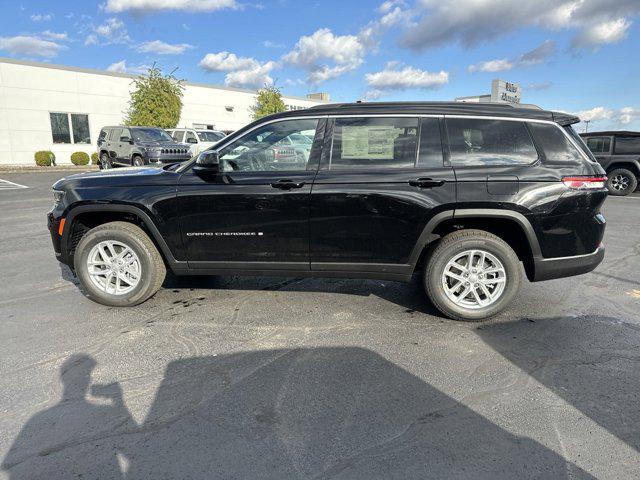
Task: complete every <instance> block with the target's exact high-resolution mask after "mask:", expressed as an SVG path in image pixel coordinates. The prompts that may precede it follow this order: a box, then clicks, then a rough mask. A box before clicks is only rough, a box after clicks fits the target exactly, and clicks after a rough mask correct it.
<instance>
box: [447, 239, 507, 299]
mask: <svg viewBox="0 0 640 480" xmlns="http://www.w3.org/2000/svg"><path fill="white" fill-rule="evenodd" d="M506 283H507V272H506V270H505V268H504V265H503V264H502V262H501V261H500V260H499V259H498V258H497V257H496V256H495V255H493V254H491V253H489V252H487V251H484V250H465V251H464V252H461V253H457V254H456V255H455V256H454V257H453V258H451V259H450V260H449V261H448V262H447V264H446V266H445V267H444V271H443V273H442V288H444V291H445V294H446V295H447V297H448V298H449V299H450V300H451V301H452V302H453V303H455V304H456V305H458V306H460V307H463V308H468V309H471V310H477V309H480V308H485V307H488V306H490V305H493V304H494V303H495V302H496V301H497V300H498V299H499V298H500V297H501V296H502V294H503V293H504V290H505V286H506Z"/></svg>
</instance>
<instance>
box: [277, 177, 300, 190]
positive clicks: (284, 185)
mask: <svg viewBox="0 0 640 480" xmlns="http://www.w3.org/2000/svg"><path fill="white" fill-rule="evenodd" d="M271 186H272V187H273V188H279V189H280V190H291V189H292V188H302V187H303V186H304V182H294V181H293V180H288V179H283V180H278V181H277V182H273V183H272V184H271Z"/></svg>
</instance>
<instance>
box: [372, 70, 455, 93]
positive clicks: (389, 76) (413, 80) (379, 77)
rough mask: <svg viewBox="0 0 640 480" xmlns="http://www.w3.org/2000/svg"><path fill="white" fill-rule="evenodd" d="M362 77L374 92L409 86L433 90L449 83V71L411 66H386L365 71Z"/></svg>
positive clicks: (407, 87)
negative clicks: (433, 70)
mask: <svg viewBox="0 0 640 480" xmlns="http://www.w3.org/2000/svg"><path fill="white" fill-rule="evenodd" d="M364 79H365V81H366V82H367V85H369V86H370V87H373V88H374V91H375V92H377V91H384V90H406V89H409V88H420V89H425V90H435V89H437V88H440V87H442V86H443V85H445V84H447V83H449V73H448V72H445V71H444V70H442V71H440V72H437V73H433V72H428V71H426V70H419V69H417V68H413V67H404V68H402V69H388V68H387V69H385V70H382V71H380V72H376V73H367V74H366V75H365V76H364ZM378 96H379V95H378Z"/></svg>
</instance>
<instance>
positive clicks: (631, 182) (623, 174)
mask: <svg viewBox="0 0 640 480" xmlns="http://www.w3.org/2000/svg"><path fill="white" fill-rule="evenodd" d="M637 187H638V179H637V178H636V176H635V175H634V173H633V172H632V171H630V170H627V169H626V168H616V169H615V170H612V171H611V172H609V173H608V174H607V188H608V189H609V193H610V194H611V195H616V196H624V195H629V194H630V193H632V192H634V191H635V189H636V188H637Z"/></svg>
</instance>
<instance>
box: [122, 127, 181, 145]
mask: <svg viewBox="0 0 640 480" xmlns="http://www.w3.org/2000/svg"><path fill="white" fill-rule="evenodd" d="M131 135H133V139H134V140H135V141H136V142H173V139H172V138H171V136H170V135H169V134H168V133H167V132H165V131H164V130H161V129H159V128H132V129H131Z"/></svg>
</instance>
